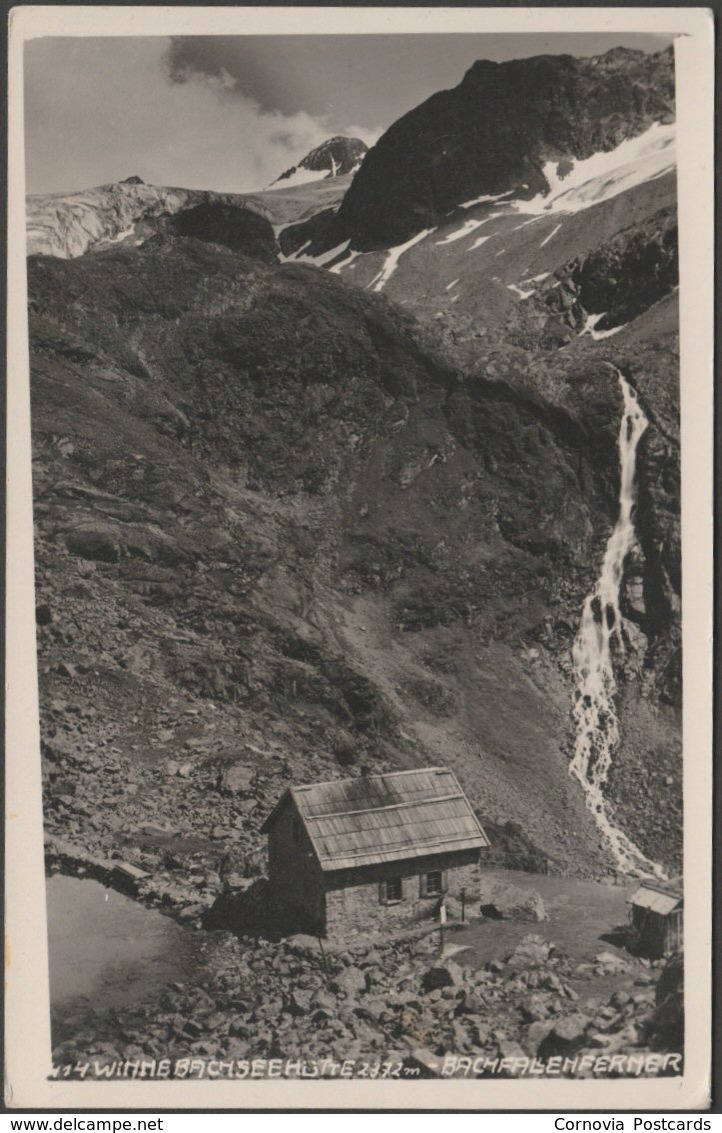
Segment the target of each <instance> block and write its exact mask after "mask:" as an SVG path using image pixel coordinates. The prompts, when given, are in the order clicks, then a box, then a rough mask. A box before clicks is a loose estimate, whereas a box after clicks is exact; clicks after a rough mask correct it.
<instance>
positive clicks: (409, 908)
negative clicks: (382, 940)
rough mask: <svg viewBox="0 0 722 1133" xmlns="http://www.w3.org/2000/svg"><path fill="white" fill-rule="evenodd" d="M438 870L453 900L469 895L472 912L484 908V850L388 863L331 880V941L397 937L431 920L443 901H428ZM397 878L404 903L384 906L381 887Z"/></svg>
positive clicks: (328, 885)
mask: <svg viewBox="0 0 722 1133" xmlns="http://www.w3.org/2000/svg"><path fill="white" fill-rule="evenodd" d="M433 870H442V872H443V873H444V886H445V891H446V895H447V896H450V897H454V898H456V899H457V900H458V899H460V894H461V890H462V889H465V890H466V897H467V907H468V908H469V911H471V908H472V906H473V904H474V902H475V901H476V902H477V903H478V894H479V882H480V873H479V851H478V850H465V851H460V852H458V853H456V854H439V855H436V856H434V857H427V858H416V859H413V860H411V861H404V862H388V863H382V864H379V865H374V866H364V867H361V868H359V869H355V870H343V871H339V872H337V873H328V874H326V875H325V878H324V880H325V884H326V932H327V935H328V936H329V937H340V938H343V937H344V936H347V935H349V934H351V933H362V932H364V933H376V932H384V931H394V930H398V929H400V928H403V927H404V926H406V925H411V924H414V923H417V922H419V921H423V920H426V919H431V918H432V917H433V916H434V914H435V911H436V909H437V906H438V903H439V897H438V895H435V896H428V897H426V896H423V895H422V890H421V876H422V875H423V874H426V873H430V872H431V871H433ZM396 877H400V878H401V883H402V898H401V900H400V901H399V902H398V903H395V904H384V903H383V901H382V899H381V896H380V891H379V887H380V885H381V883H382V882H384V881H387V880H388V879H390V878H396Z"/></svg>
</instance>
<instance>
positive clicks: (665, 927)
mask: <svg viewBox="0 0 722 1133" xmlns="http://www.w3.org/2000/svg"><path fill="white" fill-rule="evenodd" d="M629 905H630V922H631V926H632V931H633V937H634V939H633V945H634V950H635V951H636V952H637V953H639V955H641V956H647V957H648V958H649V959H650V960H659V959H661V958H662V957H663V956H671V954H672V953H673V952H678V951H679V950H680V949H681V948H682V944H683V919H684V899H683V896H682V886H681V883H680V882H669V883H666V882H659V883H657V882H651V881H649V882H647V881H646V882H645V883H644V884H643V885H640V886H639V888H638V889H637V890H636V892H635V893H634V894H633V896H632V897H631V898H630V901H629Z"/></svg>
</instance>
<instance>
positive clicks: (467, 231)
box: [436, 212, 501, 247]
mask: <svg viewBox="0 0 722 1133" xmlns="http://www.w3.org/2000/svg"><path fill="white" fill-rule="evenodd" d="M497 216H501V213H498V212H493V213H491V215H490V216H483V217H481V219H478V218H477V219H473V220H465V221H464V223H463V224H462V226H461V228H457V230H456V232H452V233H451V235H450V236H445V237H444V239H443V240H437V241H436V245H437V247H439V246H440V245H441V244H453V243H454V242H455V241H456V240H463V239H464V237H465V236H471V234H472V232H475V231H476V229H477V228H481V226H482V224H486V223H487V221H489V220H494V219H495V218H496V217H497Z"/></svg>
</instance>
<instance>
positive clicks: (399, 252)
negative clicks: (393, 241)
mask: <svg viewBox="0 0 722 1133" xmlns="http://www.w3.org/2000/svg"><path fill="white" fill-rule="evenodd" d="M435 231H436V229H435V228H424V229H423V231H422V232H417V233H416V235H415V236H412V237H411V239H410V240H407V241H406V243H405V244H397V245H396V247H395V248H389V250H388V252H387V254H386V261H385V263H384V266H383V267H382V268H381V271H380V272H379V273H378V275H377V276H375V277H374V279H372V280H371V283H370V284H369V287H370V288H371V290H372V291H381V290H382V288H383V287H385V286H386V284H387V283H388V281H389V280H390V279H391V276H392V275H393V274H394V272H395V271H396V268H397V267H398V266H399V260H400V259H401V257H402V256H403V254H404V252H408V250H409V248H413V246H414V244H420V243H421V241H422V240H425V239H426V237H427V236H430V235H431V233H432V232H435Z"/></svg>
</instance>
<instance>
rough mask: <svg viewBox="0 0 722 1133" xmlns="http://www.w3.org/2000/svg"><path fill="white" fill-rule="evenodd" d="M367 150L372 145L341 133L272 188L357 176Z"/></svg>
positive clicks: (275, 182)
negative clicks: (351, 174)
mask: <svg viewBox="0 0 722 1133" xmlns="http://www.w3.org/2000/svg"><path fill="white" fill-rule="evenodd" d="M367 151H368V146H367V145H366V143H365V142H362V141H361V139H360V138H348V137H345V136H344V135H342V134H337V135H336V136H335V137H333V138H328V139H327V140H326V141H325V142H322V143H321V145H320V146H316V148H315V149H312V150H311V151H310V153H307V154H306V156H305V157H304V158H303V160H302V161H299V163H298V165H292V166H291V167H290V169H286V170H285V172H283V173H282V174H281V175H280V177H277V178H276V180H275V181H272V182H271V184H270V185H269V188H278V189H288V188H291V187H292V186H293V185H303V184H305V183H306V182H308V181H321V180H325V179H326V178H328V177H342V176H343V175H344V174H346V173H355V171H356V170H357V169H358V167H359V165H360V164H361V162H362V161H363V158H364V155H365V154H366V153H367Z"/></svg>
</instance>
